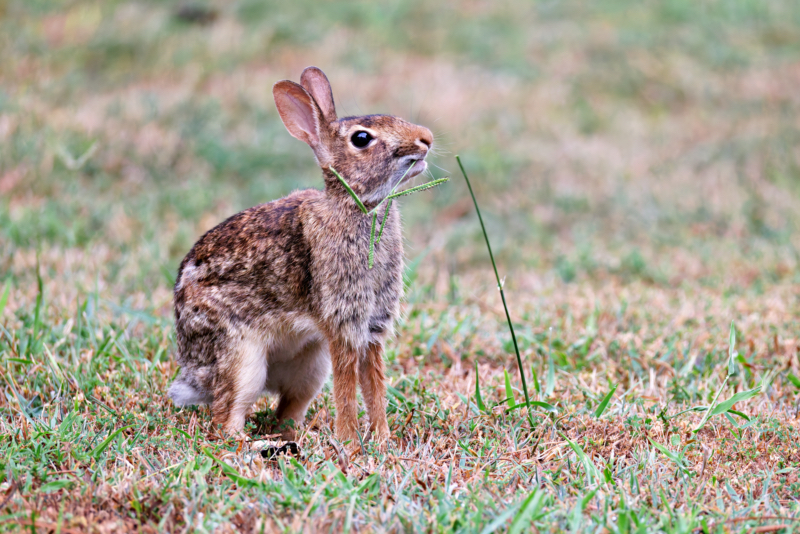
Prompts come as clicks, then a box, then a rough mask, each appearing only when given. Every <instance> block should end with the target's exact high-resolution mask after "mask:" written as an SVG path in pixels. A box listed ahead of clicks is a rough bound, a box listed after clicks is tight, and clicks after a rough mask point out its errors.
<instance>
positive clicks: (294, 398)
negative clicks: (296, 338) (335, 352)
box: [267, 338, 331, 441]
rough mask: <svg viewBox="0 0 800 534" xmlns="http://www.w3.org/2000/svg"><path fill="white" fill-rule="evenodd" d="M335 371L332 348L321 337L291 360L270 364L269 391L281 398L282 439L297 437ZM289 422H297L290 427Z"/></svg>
mask: <svg viewBox="0 0 800 534" xmlns="http://www.w3.org/2000/svg"><path fill="white" fill-rule="evenodd" d="M330 372H331V364H330V356H329V354H328V345H327V343H326V342H325V341H324V340H323V339H321V338H313V339H311V340H309V341H308V342H307V343H306V344H305V345H304V346H303V347H302V348H301V349H300V351H299V352H298V353H297V354H296V355H295V356H294V357H293V358H291V359H289V360H282V361H278V362H275V363H272V364H270V368H269V374H268V378H267V389H269V390H270V391H275V392H277V393H278V394H279V395H280V399H279V401H278V407H277V409H276V410H275V416H276V418H277V419H278V429H280V430H281V437H282V438H283V439H285V440H287V441H291V440H294V439H296V438H297V429H298V428H299V427H300V425H302V423H303V422H304V420H305V416H306V410H307V409H308V405H309V404H311V401H312V400H314V397H316V396H317V394H318V393H319V392H320V390H321V389H322V385H323V384H324V383H325V380H326V379H327V378H328V375H330ZM289 421H293V422H294V423H293V424H292V425H291V426H290V423H289Z"/></svg>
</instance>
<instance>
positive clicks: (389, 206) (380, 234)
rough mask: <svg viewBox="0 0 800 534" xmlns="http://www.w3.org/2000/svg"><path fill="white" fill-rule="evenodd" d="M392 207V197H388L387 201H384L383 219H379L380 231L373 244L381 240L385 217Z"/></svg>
mask: <svg viewBox="0 0 800 534" xmlns="http://www.w3.org/2000/svg"><path fill="white" fill-rule="evenodd" d="M391 207H392V199H391V198H390V199H389V202H387V203H386V211H384V212H383V220H382V221H381V231H380V232H378V238H377V239H376V240H375V244H376V245H377V244H378V243H380V242H381V237H382V236H383V229H384V228H386V218H387V217H388V216H389V209H390V208H391Z"/></svg>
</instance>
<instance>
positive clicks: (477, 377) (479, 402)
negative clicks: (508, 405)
mask: <svg viewBox="0 0 800 534" xmlns="http://www.w3.org/2000/svg"><path fill="white" fill-rule="evenodd" d="M475 404H477V405H478V409H479V410H480V411H482V412H485V411H486V405H485V404H484V403H483V398H482V397H481V385H480V375H479V374H478V362H475Z"/></svg>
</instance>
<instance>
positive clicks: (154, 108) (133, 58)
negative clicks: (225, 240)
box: [0, 0, 800, 532]
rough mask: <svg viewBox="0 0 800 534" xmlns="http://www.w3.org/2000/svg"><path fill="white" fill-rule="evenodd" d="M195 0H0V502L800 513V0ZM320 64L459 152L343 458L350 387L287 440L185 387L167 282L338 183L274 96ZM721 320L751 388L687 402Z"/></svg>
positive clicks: (545, 521)
mask: <svg viewBox="0 0 800 534" xmlns="http://www.w3.org/2000/svg"><path fill="white" fill-rule="evenodd" d="M199 5H205V6H209V7H211V8H213V10H214V13H215V14H216V17H215V18H214V17H209V18H213V20H206V21H204V22H205V23H197V22H187V21H185V20H181V18H180V17H177V16H176V15H175V14H176V12H177V11H176V10H177V6H178V4H175V3H167V2H122V1H116V0H114V1H108V2H102V3H101V2H83V1H77V0H76V1H64V2H53V1H47V2H45V1H41V0H35V1H30V0H27V1H22V0H0V325H2V328H0V358H2V363H1V367H0V369H2V370H1V371H0V372H1V373H2V378H3V380H2V382H0V388H2V389H3V392H4V395H2V398H0V529H2V530H5V531H18V530H21V529H23V528H25V529H26V530H29V531H38V532H51V531H56V532H85V531H91V532H116V531H119V530H120V529H121V528H122V527H125V528H128V529H135V528H139V529H141V530H142V531H164V530H166V531H175V532H178V531H219V532H228V531H236V530H244V531H248V530H252V531H261V530H263V531H267V532H269V531H275V530H286V531H302V530H306V531H340V530H348V529H351V530H358V531H430V532H433V531H437V532H450V531H459V532H461V531H464V532H492V531H511V532H522V531H528V530H529V529H530V528H531V527H529V525H530V524H532V525H534V526H535V529H537V530H539V531H548V530H566V529H570V530H578V531H604V532H609V531H610V532H632V531H642V532H644V531H657V530H658V531H666V532H689V531H697V530H698V529H701V530H703V531H706V532H730V531H734V532H739V531H749V530H750V529H752V528H756V527H758V528H761V530H759V532H768V531H779V530H784V531H787V532H789V531H800V521H797V520H796V518H800V505H799V504H798V498H799V496H800V481H798V468H800V446H798V443H800V429H798V410H799V408H798V403H799V402H800V396H799V395H798V393H799V392H800V379H798V378H797V377H800V361H798V350H799V349H800V320H799V318H800V270H799V268H800V252H799V251H800V237H798V236H800V150H799V149H798V146H799V145H800V91H798V89H797V88H798V87H800V4H798V3H797V2H796V1H794V0H773V1H771V2H762V1H757V0H725V1H723V0H708V1H704V2H691V1H686V0H659V1H656V0H653V1H647V2H638V3H633V2H623V1H622V0H599V1H596V2H590V3H587V2H580V1H577V0H566V1H563V2H536V3H534V2H523V1H521V0H508V1H505V0H501V1H497V2H464V3H461V4H460V5H456V4H451V3H444V2H440V3H436V2H423V1H421V0H412V1H409V2H394V3H392V4H389V5H385V4H381V3H376V2H355V3H350V4H347V5H344V4H342V3H339V2H336V3H334V2H311V1H309V0H295V1H293V2H274V1H256V0H243V1H238V2H231V3H223V2H219V3H218V4H199ZM201 18H202V17H201ZM201 22H202V21H201ZM309 64H315V65H318V66H320V67H321V68H323V69H324V70H325V71H326V72H327V73H328V75H329V76H330V78H331V81H332V84H333V89H334V93H335V94H336V97H337V103H338V107H339V110H340V114H358V113H366V112H388V113H393V114H397V115H401V116H405V117H407V118H410V119H412V120H415V121H418V122H420V123H421V124H425V125H428V126H430V127H431V128H432V129H433V130H434V133H435V134H436V135H437V144H438V146H439V147H440V148H441V149H442V154H440V155H439V156H437V158H436V159H434V161H433V163H435V164H436V166H437V167H435V168H434V175H435V176H437V177H438V176H445V175H451V173H452V176H453V180H452V181H451V183H449V184H447V185H446V186H444V187H441V188H439V189H438V190H436V191H433V192H428V193H422V194H419V195H415V196H413V197H411V198H409V199H408V200H406V201H404V203H403V212H404V215H405V220H406V235H407V238H408V247H407V257H408V260H409V262H408V263H409V267H408V270H407V283H408V291H407V299H406V303H405V305H404V316H403V319H402V321H401V322H400V324H399V325H398V334H397V337H396V339H394V340H393V341H392V342H391V343H390V345H389V349H388V354H387V358H388V367H389V376H390V378H391V388H390V405H389V424H390V427H391V428H392V431H393V436H394V439H393V441H392V443H391V445H390V447H389V451H388V453H386V454H380V453H377V452H376V451H374V450H373V449H372V446H371V444H369V443H365V444H364V451H365V453H364V454H362V455H355V456H353V457H345V455H340V454H339V452H338V451H337V449H336V447H335V445H334V444H333V443H332V441H331V437H332V436H331V432H330V428H331V421H332V417H333V408H332V400H331V393H330V388H329V387H326V389H325V390H324V392H323V394H322V395H321V396H320V397H319V398H318V399H317V400H316V401H315V402H314V404H313V405H312V407H311V409H310V411H309V415H308V423H309V424H308V426H307V430H306V431H305V433H304V434H303V437H302V439H301V440H300V442H299V444H300V448H301V450H300V454H299V455H298V456H296V457H284V458H281V459H279V460H277V461H267V460H264V459H262V458H261V457H260V455H259V454H258V453H257V450H256V449H257V447H256V448H254V447H253V446H252V445H253V444H248V443H245V444H241V443H237V442H225V441H219V440H216V439H214V438H213V433H212V432H210V430H211V429H210V414H209V412H208V410H207V409H193V410H182V411H178V410H175V409H174V408H173V407H172V405H171V402H170V401H169V400H168V399H167V398H166V396H165V393H166V390H167V387H168V383H169V381H170V379H171V377H172V376H173V375H174V374H175V372H176V370H177V368H176V366H175V364H174V362H173V361H172V356H173V353H174V348H175V344H174V336H173V326H172V318H171V300H170V298H171V296H170V286H171V284H172V282H173V280H174V276H175V272H176V268H177V265H178V262H179V261H180V259H181V258H182V256H183V255H184V254H185V253H186V252H187V251H188V249H189V247H190V246H191V245H192V243H193V242H194V240H195V239H196V238H197V237H198V236H199V235H200V234H201V233H202V232H204V231H205V230H207V229H209V228H210V227H212V226H213V225H215V224H216V223H217V222H219V221H220V220H222V219H223V218H224V217H226V216H228V215H230V214H232V213H234V212H236V211H238V210H240V209H243V208H246V207H249V206H251V205H254V204H256V203H259V202H263V201H268V200H271V199H273V198H277V197H279V196H282V195H284V194H286V193H288V192H289V191H291V190H293V189H295V188H298V187H309V186H319V185H320V180H319V176H318V173H317V171H316V170H315V169H314V165H313V160H312V158H311V154H310V151H308V149H307V148H306V147H305V146H303V145H302V143H299V142H297V141H295V140H293V139H292V138H291V137H290V136H289V135H288V134H287V133H286V132H285V130H284V128H283V126H282V125H281V124H280V122H279V120H278V117H277V113H275V110H274V104H273V103H272V97H271V91H270V88H271V86H272V84H273V83H274V82H275V81H277V80H279V79H284V78H294V79H296V78H297V77H298V76H299V73H300V72H301V70H302V68H303V67H305V66H307V65H309ZM455 153H460V154H461V155H462V158H463V159H464V162H465V164H466V166H467V169H468V170H469V171H470V173H471V177H472V179H473V182H474V183H475V187H476V193H477V195H478V199H479V201H480V202H481V203H482V207H483V209H484V216H485V218H486V220H487V226H488V230H489V232H490V234H491V236H492V239H493V246H494V248H495V249H496V252H497V253H498V259H499V262H500V265H501V271H503V273H506V274H507V275H508V277H507V279H506V282H505V288H506V291H507V294H508V296H509V300H510V305H511V311H512V316H513V318H514V320H515V325H516V328H517V329H518V335H519V338H520V343H521V349H522V352H523V354H522V355H523V361H524V362H525V366H526V368H525V369H524V371H525V373H526V376H527V377H528V383H529V387H530V389H531V390H532V394H533V395H534V398H535V400H537V401H540V402H545V403H547V404H549V405H551V406H553V407H554V410H553V411H547V410H546V409H544V408H536V410H535V411H534V413H533V421H534V423H535V424H534V426H533V427H531V425H530V424H529V423H528V420H527V417H526V416H525V411H524V410H520V409H509V408H508V403H506V402H504V400H505V399H506V398H507V393H506V388H505V375H504V371H505V370H507V371H508V373H509V377H510V387H511V388H512V390H513V394H514V396H515V397H516V401H517V402H520V401H521V398H522V396H521V393H520V391H519V388H520V387H521V385H520V382H519V377H518V370H517V366H516V360H515V358H514V356H513V349H512V347H511V344H510V340H509V337H508V332H507V330H506V328H505V325H504V316H503V312H502V308H501V307H500V301H499V296H498V294H497V290H496V288H495V287H494V284H493V279H492V274H491V270H490V264H489V263H488V258H487V256H486V252H485V249H484V247H483V243H482V237H481V234H480V230H479V226H478V225H477V220H476V219H475V216H474V213H473V212H472V207H471V204H470V200H469V198H468V196H467V194H466V188H465V186H464V184H463V182H462V181H460V180H461V178H460V176H459V175H458V174H455V173H456V172H457V166H456V164H455V161H454V158H453V155H454V154H455ZM3 288H7V290H6V291H7V293H3ZM4 295H7V297H5V296H4ZM731 321H733V322H734V324H735V327H736V334H737V335H736V338H737V339H736V346H735V350H736V351H737V355H736V356H735V357H734V362H735V368H736V369H735V370H736V373H735V374H734V376H733V377H731V378H730V379H729V380H728V381H727V383H726V384H725V387H724V390H723V391H722V392H721V393H720V396H719V399H718V401H717V402H719V401H723V400H725V399H728V398H730V397H732V396H733V395H734V394H736V393H739V392H743V391H747V390H751V389H754V388H757V387H759V386H761V388H762V389H761V390H760V391H759V393H758V395H757V396H755V397H753V398H752V399H749V400H746V401H740V402H737V403H736V404H735V406H733V408H734V409H735V410H736V411H737V412H740V413H741V414H742V415H731V414H728V416H726V415H715V416H714V417H712V418H711V419H710V420H708V421H707V422H706V423H705V424H704V425H703V428H702V429H701V430H700V431H699V432H696V433H695V432H693V430H694V429H695V428H696V427H697V426H698V425H699V424H700V422H701V419H702V418H703V416H704V412H702V411H689V412H685V410H688V409H690V408H693V407H702V406H708V405H709V404H711V403H712V401H713V400H714V397H715V395H716V394H717V393H718V391H719V390H720V387H721V385H722V384H723V382H724V380H725V377H726V375H727V372H728V365H727V362H728V356H729V352H728V351H729V339H730V336H729V328H730V324H731ZM476 364H477V368H476V367H475V366H476ZM476 369H477V376H476ZM478 377H479V378H478ZM476 383H477V384H476ZM534 384H535V385H536V387H535V388H534ZM476 385H477V391H479V392H480V400H479V397H478V396H477V395H476ZM614 386H616V390H615V391H614V394H613V396H612V397H611V400H610V401H609V403H608V404H607V405H606V406H605V408H604V409H603V408H602V400H603V399H604V397H605V396H606V395H607V394H608V393H609V392H610V391H611V390H612V388H613V387H614ZM270 407H271V404H270V399H264V400H263V401H262V402H261V403H260V405H259V409H260V410H261V413H262V415H265V414H268V412H269V410H270ZM599 412H602V413H600V415H598V413H599ZM248 428H249V430H250V432H251V434H252V435H253V438H254V439H258V438H260V437H262V436H261V435H260V434H259V429H258V428H257V421H253V422H251V423H250V426H249V427H248ZM568 439H569V441H568ZM570 441H571V442H572V443H573V444H574V446H575V448H573V447H572V445H570ZM770 529H771V530H770Z"/></svg>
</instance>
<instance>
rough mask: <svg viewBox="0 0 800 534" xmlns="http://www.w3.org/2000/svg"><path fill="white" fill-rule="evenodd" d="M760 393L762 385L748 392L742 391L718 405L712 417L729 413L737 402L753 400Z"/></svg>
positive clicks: (712, 411) (712, 412)
mask: <svg viewBox="0 0 800 534" xmlns="http://www.w3.org/2000/svg"><path fill="white" fill-rule="evenodd" d="M759 393H761V386H760V385H758V386H756V387H754V388H753V389H748V390H747V391H742V392H740V393H737V394H736V395H734V396H733V397H731V398H730V399H728V400H725V401H722V402H720V403H719V404H717V406H715V407H714V409H713V410H711V416H714V415H719V414H721V413H725V412H729V411H731V408H733V405H734V404H736V403H737V402H740V401H745V400H748V399H752V398H753V397H755V396H756V395H758V394H759ZM737 415H738V414H737Z"/></svg>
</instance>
